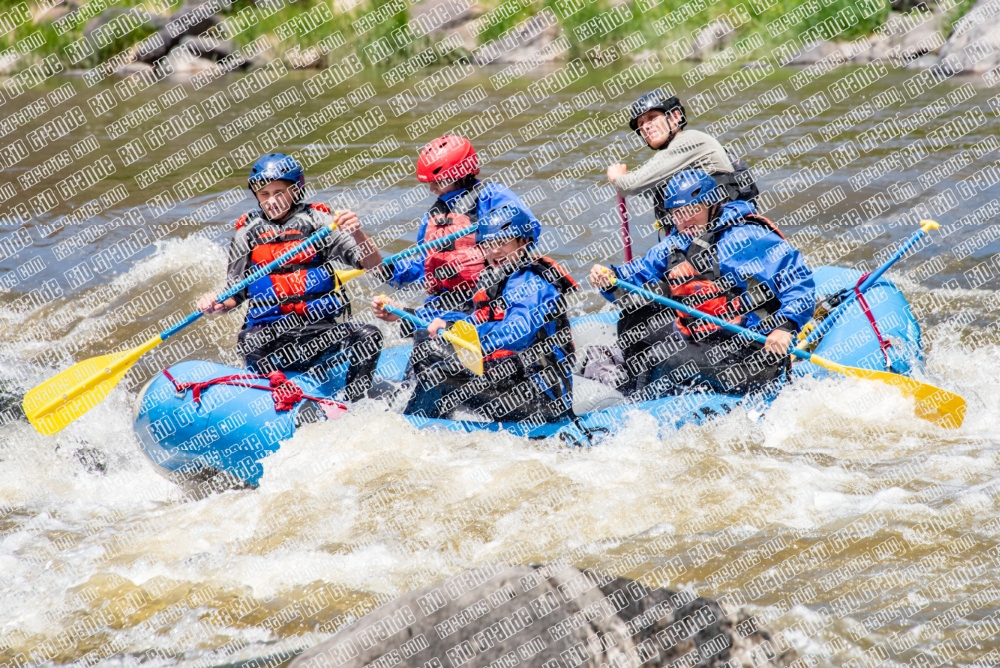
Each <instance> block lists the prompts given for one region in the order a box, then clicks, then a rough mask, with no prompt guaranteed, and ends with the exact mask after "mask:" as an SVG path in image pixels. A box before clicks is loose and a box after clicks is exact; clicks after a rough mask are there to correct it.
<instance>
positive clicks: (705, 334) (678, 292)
mask: <svg viewBox="0 0 1000 668" xmlns="http://www.w3.org/2000/svg"><path fill="white" fill-rule="evenodd" d="M664 195H665V196H664V203H665V208H666V210H667V212H668V215H669V216H670V222H671V223H673V229H672V230H671V231H670V233H669V234H668V235H667V236H666V238H665V239H664V240H663V241H662V242H660V243H659V244H657V245H656V246H655V247H653V248H652V250H650V251H649V252H648V253H646V255H645V256H644V257H643V258H641V259H639V260H635V261H633V262H631V263H629V264H627V265H623V266H612V267H611V268H610V269H609V268H607V267H603V266H601V265H594V267H593V268H592V269H591V271H590V276H589V279H590V283H591V285H593V286H594V287H595V288H597V289H599V290H601V291H602V294H603V295H604V296H605V298H607V299H609V300H610V301H613V302H619V303H622V305H623V308H626V309H629V308H637V307H639V306H640V305H641V300H640V299H637V298H636V297H634V296H632V295H630V294H629V293H626V292H625V291H624V290H622V289H620V288H619V289H614V290H613V291H612V290H611V282H610V277H609V272H611V271H613V272H614V274H615V275H616V276H617V277H618V278H620V279H622V280H625V281H628V282H630V283H636V284H641V285H644V286H645V287H646V288H647V289H650V290H653V291H654V292H659V293H660V294H663V295H666V296H669V297H671V298H672V299H674V300H676V301H680V302H682V303H684V304H686V305H689V306H693V307H695V308H699V309H701V310H704V311H705V312H706V313H709V314H711V315H714V316H716V317H719V318H722V319H723V320H727V321H729V322H732V323H736V324H739V325H741V326H744V327H748V328H751V329H754V330H756V331H758V332H760V333H761V334H764V333H767V343H766V345H764V346H763V349H762V348H761V346H760V345H758V344H754V343H749V344H748V343H746V342H744V341H742V340H741V339H740V338H739V337H738V336H736V335H734V334H732V333H730V332H728V331H726V330H724V329H721V328H719V327H717V326H716V325H713V324H711V323H709V322H706V321H704V320H700V319H696V318H693V317H691V316H688V315H685V314H682V313H673V312H671V311H667V312H665V313H664V314H663V316H661V317H659V318H653V319H650V321H648V322H646V323H644V324H645V327H644V328H642V330H641V331H638V332H635V333H634V334H633V335H632V336H631V338H630V340H629V341H622V342H620V345H621V347H622V350H623V353H624V357H625V368H626V371H627V372H628V380H627V381H626V384H625V385H624V387H623V388H621V389H622V390H623V391H624V392H625V393H627V394H628V393H633V392H636V391H638V390H643V389H644V387H646V386H650V385H652V384H653V383H657V384H656V385H655V386H653V387H651V388H650V390H647V394H650V395H652V396H649V397H645V396H644V397H643V398H653V396H658V395H663V394H669V393H672V392H675V391H676V386H677V385H698V384H705V385H707V386H708V387H709V388H710V389H711V390H712V391H715V392H721V393H725V394H746V393H748V392H752V391H756V390H759V389H762V387H763V386H765V385H766V384H767V383H768V382H770V381H772V380H774V379H776V378H779V377H780V376H781V375H782V374H783V372H784V370H785V369H786V368H787V365H788V359H789V357H788V350H789V347H790V346H791V344H792V340H793V337H794V335H795V334H796V333H797V332H798V331H799V330H800V329H801V328H802V326H803V325H805V323H806V322H808V320H809V318H810V317H812V314H813V309H814V307H815V303H816V297H815V290H814V288H815V285H814V281H813V276H812V271H811V270H810V269H809V267H807V266H806V263H805V260H804V259H803V258H802V254H801V253H799V251H797V250H796V249H795V248H793V247H792V246H791V245H790V244H789V243H788V242H787V241H785V239H784V237H783V236H782V234H781V232H780V231H779V230H778V229H777V227H775V226H774V224H773V223H771V222H770V221H769V220H767V219H766V218H764V217H763V216H760V215H758V214H757V212H756V210H755V208H754V205H753V204H751V203H750V202H747V201H743V200H736V201H729V194H728V193H727V191H726V189H725V188H724V187H720V186H719V184H718V183H717V182H716V180H715V179H714V178H713V177H711V176H709V175H708V173H706V172H705V171H704V170H701V169H692V170H685V171H682V172H680V173H678V174H677V175H675V176H674V177H673V178H672V179H670V181H669V182H668V183H667V186H666V191H665V193H664ZM626 295H628V296H627V297H626ZM661 379H662V380H661ZM657 381H659V382H657Z"/></svg>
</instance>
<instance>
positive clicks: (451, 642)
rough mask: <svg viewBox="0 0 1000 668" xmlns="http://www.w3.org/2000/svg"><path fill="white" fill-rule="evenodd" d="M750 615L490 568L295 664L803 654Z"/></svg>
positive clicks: (590, 666)
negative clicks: (779, 645)
mask: <svg viewBox="0 0 1000 668" xmlns="http://www.w3.org/2000/svg"><path fill="white" fill-rule="evenodd" d="M744 618H745V616H744V617H742V618H739V619H737V618H735V617H734V616H732V615H727V614H726V613H725V612H724V611H723V610H722V608H721V607H720V606H719V604H718V603H716V602H715V601H712V600H711V599H707V598H701V597H698V596H696V595H695V594H693V593H691V592H690V591H689V590H681V591H679V592H674V591H669V590H666V589H653V590H651V589H648V588H647V587H645V586H643V585H642V584H640V583H638V582H635V581H633V580H627V579H624V578H613V577H607V576H600V575H596V574H593V573H590V572H582V571H580V570H578V569H576V568H574V567H572V566H565V565H545V566H536V567H532V566H505V567H490V566H484V567H481V568H478V569H474V570H471V571H466V572H465V573H462V574H460V575H458V576H455V577H453V578H451V579H450V580H448V581H446V582H444V583H441V584H439V585H436V586H433V587H429V588H426V589H422V590H418V591H413V592H410V593H408V594H404V595H403V596H400V597H399V598H397V599H395V600H393V601H391V602H389V603H386V604H385V605H383V606H382V607H380V608H378V609H377V610H375V611H373V612H371V613H369V614H368V615H366V616H364V617H362V618H361V619H358V620H355V621H353V622H351V623H350V624H348V625H347V626H345V627H344V628H342V629H341V630H339V631H338V632H337V633H336V634H335V635H334V636H333V637H332V638H330V639H328V640H326V641H325V642H322V643H320V644H319V645H317V646H315V647H313V648H311V649H309V650H307V651H305V652H304V653H302V654H301V655H299V656H298V657H296V659H295V660H294V661H293V662H292V666H291V668H328V667H329V666H338V667H339V668H361V667H362V666H367V665H376V666H381V665H384V666H393V667H394V668H409V667H413V668H417V667H424V666H442V667H444V666H447V667H449V668H459V667H460V666H467V667H468V668H473V667H474V666H478V667H482V666H515V665H516V666H519V667H522V668H535V667H537V668H555V667H556V666H559V667H562V666H573V667H574V668H598V667H599V666H615V667H621V668H625V667H626V666H639V665H640V664H641V665H643V666H650V668H658V667H665V666H669V665H670V664H671V663H674V662H677V664H676V665H681V664H682V663H683V665H684V666H695V665H701V666H714V665H721V664H722V663H725V662H726V661H729V660H731V659H733V658H738V659H740V660H741V661H742V662H743V663H744V664H749V665H755V666H785V665H788V664H789V663H791V662H792V661H793V660H794V659H795V655H794V652H793V651H792V650H790V649H789V650H786V651H778V650H777V649H776V647H775V645H774V644H773V643H771V642H770V640H769V636H768V634H767V632H766V631H764V630H762V629H758V628H757V627H756V626H755V625H754V624H752V623H751V624H746V623H740V624H739V628H740V629H741V630H742V631H743V633H734V628H736V627H737V624H738V622H741V621H742V620H743V619H744ZM744 636H745V637H744ZM678 660H680V661H678Z"/></svg>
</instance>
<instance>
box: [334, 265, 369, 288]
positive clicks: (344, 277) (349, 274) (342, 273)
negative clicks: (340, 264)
mask: <svg viewBox="0 0 1000 668" xmlns="http://www.w3.org/2000/svg"><path fill="white" fill-rule="evenodd" d="M333 273H334V274H335V275H336V277H337V283H338V284H340V285H343V284H344V283H346V282H348V281H353V280H354V279H355V278H358V277H359V276H364V275H365V274H367V273H368V272H367V271H365V270H364V269H337V270H336V271H334V272H333Z"/></svg>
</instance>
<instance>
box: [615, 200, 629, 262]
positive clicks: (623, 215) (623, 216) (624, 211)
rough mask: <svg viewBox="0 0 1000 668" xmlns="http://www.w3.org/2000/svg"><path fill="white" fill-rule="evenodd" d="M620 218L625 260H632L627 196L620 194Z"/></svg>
mask: <svg viewBox="0 0 1000 668" xmlns="http://www.w3.org/2000/svg"><path fill="white" fill-rule="evenodd" d="M618 219H619V220H620V221H621V223H622V247H623V250H624V253H625V262H631V261H632V235H631V234H629V231H628V207H627V206H625V198H624V197H623V196H622V195H618Z"/></svg>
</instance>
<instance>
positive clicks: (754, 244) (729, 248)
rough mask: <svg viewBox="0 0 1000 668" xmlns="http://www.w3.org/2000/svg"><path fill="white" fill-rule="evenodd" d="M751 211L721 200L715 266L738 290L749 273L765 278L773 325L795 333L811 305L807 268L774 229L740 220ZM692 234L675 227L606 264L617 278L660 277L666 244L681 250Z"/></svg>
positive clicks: (751, 318)
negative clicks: (775, 304)
mask: <svg viewBox="0 0 1000 668" xmlns="http://www.w3.org/2000/svg"><path fill="white" fill-rule="evenodd" d="M752 213H756V209H754V206H753V204H751V203H750V202H744V201H742V200H740V201H736V202H728V203H727V204H725V206H723V209H722V212H721V214H720V216H719V220H718V221H717V223H716V224H717V225H723V226H724V225H732V226H731V227H730V228H729V229H727V230H726V231H725V232H723V233H722V235H721V236H719V238H718V239H717V242H716V245H717V247H718V250H719V269H720V271H721V273H722V274H723V275H727V274H728V275H730V276H732V277H733V279H734V281H733V282H734V284H735V285H736V287H738V288H739V289H741V290H746V289H747V286H748V283H747V279H748V278H751V277H752V278H754V279H756V280H757V281H759V282H761V283H766V284H767V286H768V287H769V288H770V289H771V290H772V292H773V293H774V294H775V295H777V297H778V301H780V302H781V308H780V309H779V310H778V312H777V313H776V314H775V316H774V318H775V320H776V321H777V322H783V324H782V325H779V327H778V328H779V329H786V330H788V331H790V332H792V333H795V332H797V331H799V330H800V329H801V328H802V326H803V325H805V324H806V323H807V322H808V321H809V318H811V317H812V315H813V310H814V309H815V307H816V292H815V288H816V285H815V282H814V281H813V275H812V271H811V270H810V269H809V267H808V266H806V263H805V260H804V259H803V257H802V254H801V253H800V252H799V251H797V250H796V249H795V248H793V247H792V245H791V244H789V243H788V242H787V241H785V240H784V239H782V238H781V237H779V236H778V235H777V234H775V233H774V232H770V231H768V230H766V229H765V228H763V227H761V226H760V225H753V224H741V223H740V219H741V218H742V217H743V216H745V215H748V214H752ZM691 240H692V239H691V237H689V236H685V235H683V234H680V233H679V232H678V231H677V230H676V228H675V229H673V230H671V231H670V234H668V235H667V236H666V238H665V239H664V240H663V241H661V242H660V243H659V244H657V245H656V246H654V247H653V248H652V249H650V251H649V252H648V253H646V254H645V255H644V256H643V257H642V258H639V259H637V260H633V261H632V262H630V263H629V264H626V265H621V266H616V265H611V269H613V270H614V272H615V274H616V275H617V276H618V278H620V279H622V280H624V281H628V282H630V283H636V284H639V285H646V284H649V283H658V282H660V281H662V280H664V276H665V274H666V272H667V261H668V259H669V258H670V252H671V250H672V249H674V248H676V249H678V250H680V251H686V250H687V249H688V248H689V247H690V246H691ZM601 294H602V295H603V296H604V298H605V299H607V300H608V301H611V302H613V301H615V294H614V292H602V293H601ZM760 323H761V321H760V318H759V317H758V315H757V314H756V313H749V314H747V316H746V322H745V323H744V326H745V327H748V328H750V329H754V328H756V327H758V326H759V325H760ZM768 331H769V330H768Z"/></svg>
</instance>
